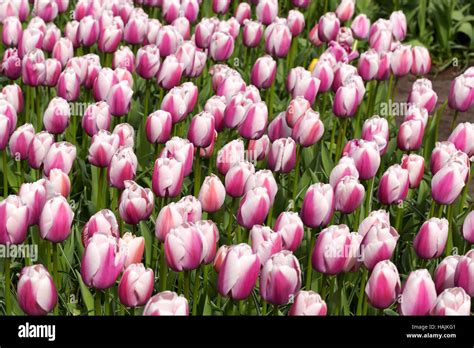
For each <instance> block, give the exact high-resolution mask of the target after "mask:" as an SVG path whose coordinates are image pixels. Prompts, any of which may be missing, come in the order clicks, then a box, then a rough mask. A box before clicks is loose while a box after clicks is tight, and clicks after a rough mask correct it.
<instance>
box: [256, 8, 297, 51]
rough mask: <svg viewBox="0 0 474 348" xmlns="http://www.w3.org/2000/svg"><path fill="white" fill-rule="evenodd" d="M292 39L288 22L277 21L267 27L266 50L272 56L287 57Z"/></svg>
mask: <svg viewBox="0 0 474 348" xmlns="http://www.w3.org/2000/svg"><path fill="white" fill-rule="evenodd" d="M269 1H273V0H269ZM260 3H261V2H260ZM291 40H292V35H291V31H290V28H289V27H288V26H287V25H286V23H281V22H277V21H275V22H273V23H272V24H270V25H269V26H268V27H267V28H266V29H265V51H266V52H267V53H268V54H270V55H272V56H276V57H278V58H284V57H286V56H287V54H288V52H289V50H290V45H291Z"/></svg>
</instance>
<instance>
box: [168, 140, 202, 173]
mask: <svg viewBox="0 0 474 348" xmlns="http://www.w3.org/2000/svg"><path fill="white" fill-rule="evenodd" d="M193 154H194V146H193V144H192V143H191V142H190V141H189V140H187V139H182V138H179V137H173V138H171V139H170V140H168V141H167V142H166V144H165V148H164V149H163V151H162V153H161V154H160V157H161V158H172V159H175V160H177V161H178V162H180V163H181V164H182V165H183V175H184V176H188V175H189V174H190V173H191V170H192V166H193Z"/></svg>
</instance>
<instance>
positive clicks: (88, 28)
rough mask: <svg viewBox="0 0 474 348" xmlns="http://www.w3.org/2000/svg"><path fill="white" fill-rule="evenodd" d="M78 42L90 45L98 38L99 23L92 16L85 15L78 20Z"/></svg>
mask: <svg viewBox="0 0 474 348" xmlns="http://www.w3.org/2000/svg"><path fill="white" fill-rule="evenodd" d="M78 37H79V42H80V43H81V44H82V45H84V46H86V47H90V46H92V45H93V44H95V43H96V42H97V39H98V38H99V24H98V23H97V20H95V19H94V18H93V17H92V16H85V17H84V18H82V19H81V20H80V21H79V31H78Z"/></svg>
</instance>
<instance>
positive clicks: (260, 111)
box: [238, 102, 268, 139]
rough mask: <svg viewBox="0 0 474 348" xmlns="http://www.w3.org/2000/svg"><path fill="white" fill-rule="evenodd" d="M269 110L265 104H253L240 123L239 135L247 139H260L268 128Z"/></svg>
mask: <svg viewBox="0 0 474 348" xmlns="http://www.w3.org/2000/svg"><path fill="white" fill-rule="evenodd" d="M267 122H268V109H267V105H266V104H265V102H257V103H254V104H251V105H250V106H249V107H248V109H247V111H246V113H245V115H244V118H243V120H242V122H240V123H239V125H238V128H239V134H240V135H241V136H242V137H243V138H245V139H258V138H260V137H261V136H262V135H263V133H264V132H265V129H266V127H267Z"/></svg>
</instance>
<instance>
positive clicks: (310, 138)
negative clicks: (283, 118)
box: [291, 109, 324, 147]
mask: <svg viewBox="0 0 474 348" xmlns="http://www.w3.org/2000/svg"><path fill="white" fill-rule="evenodd" d="M323 133H324V124H323V123H322V121H321V120H320V118H319V112H316V111H313V110H311V109H309V110H307V111H306V112H305V114H304V115H303V116H301V117H300V118H299V119H298V121H296V123H295V125H294V127H293V131H292V134H291V137H292V138H293V139H294V140H295V141H296V142H297V143H298V144H300V145H301V146H303V147H308V146H311V145H314V144H315V143H317V142H318V141H319V140H320V139H321V137H322V136H323Z"/></svg>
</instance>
